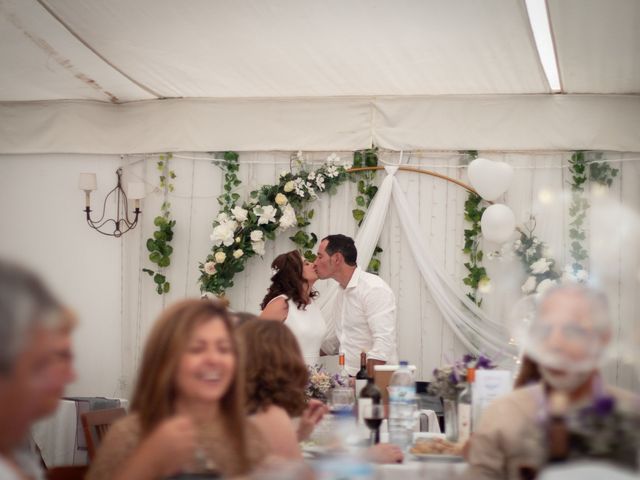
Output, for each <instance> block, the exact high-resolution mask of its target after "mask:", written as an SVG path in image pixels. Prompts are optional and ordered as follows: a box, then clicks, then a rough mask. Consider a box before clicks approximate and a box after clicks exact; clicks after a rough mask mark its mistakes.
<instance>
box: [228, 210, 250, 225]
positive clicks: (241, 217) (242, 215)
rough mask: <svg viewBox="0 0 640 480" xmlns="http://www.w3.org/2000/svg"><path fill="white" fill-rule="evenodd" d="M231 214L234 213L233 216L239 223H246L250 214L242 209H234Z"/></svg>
mask: <svg viewBox="0 0 640 480" xmlns="http://www.w3.org/2000/svg"><path fill="white" fill-rule="evenodd" d="M231 213H233V216H234V217H235V218H236V220H237V221H239V222H244V221H245V220H246V219H247V214H248V213H249V212H247V211H246V210H245V209H244V208H242V207H233V209H232V210H231Z"/></svg>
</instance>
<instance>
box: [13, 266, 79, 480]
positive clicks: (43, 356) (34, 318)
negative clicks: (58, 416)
mask: <svg viewBox="0 0 640 480" xmlns="http://www.w3.org/2000/svg"><path fill="white" fill-rule="evenodd" d="M63 316H64V315H63V310H62V308H61V306H60V304H59V303H58V302H57V301H56V300H55V299H54V297H53V296H52V295H51V293H50V292H49V291H48V290H47V289H46V288H45V286H44V285H43V284H42V283H41V282H40V281H39V280H38V279H37V278H36V277H35V276H34V275H33V274H31V273H29V272H27V271H25V270H23V269H21V268H19V267H16V266H14V265H10V264H7V263H5V262H3V261H0V405H2V408H0V478H2V479H3V480H5V479H6V480H12V479H19V478H32V479H40V478H43V475H42V472H41V470H40V467H39V463H38V461H37V459H34V458H33V457H32V456H31V455H30V453H29V452H28V449H27V448H26V440H27V437H28V433H29V428H30V426H31V424H32V423H33V422H34V421H35V420H36V419H38V418H40V417H42V416H43V415H47V414H50V413H52V411H53V410H54V409H55V407H56V405H57V397H59V395H60V393H61V389H62V387H63V385H64V383H66V381H67V380H68V379H69V378H70V377H69V369H68V368H67V367H63V366H62V364H61V363H60V362H59V361H58V360H59V359H57V358H56V357H57V355H59V354H60V353H61V352H63V351H66V343H65V342H64V338H63V337H64V334H63V333H62V331H61V330H60V325H61V318H62V317H63ZM63 344H64V345H63Z"/></svg>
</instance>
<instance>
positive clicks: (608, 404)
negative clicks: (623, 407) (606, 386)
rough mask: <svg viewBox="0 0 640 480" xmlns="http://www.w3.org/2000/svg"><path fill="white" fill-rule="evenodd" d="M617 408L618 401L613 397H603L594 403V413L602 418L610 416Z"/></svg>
mask: <svg viewBox="0 0 640 480" xmlns="http://www.w3.org/2000/svg"><path fill="white" fill-rule="evenodd" d="M615 406H616V400H615V398H613V397H609V396H604V395H603V396H601V397H598V398H596V400H595V402H593V412H594V413H595V414H596V415H598V416H601V417H604V416H606V415H609V414H610V413H611V412H613V409H614V408H615Z"/></svg>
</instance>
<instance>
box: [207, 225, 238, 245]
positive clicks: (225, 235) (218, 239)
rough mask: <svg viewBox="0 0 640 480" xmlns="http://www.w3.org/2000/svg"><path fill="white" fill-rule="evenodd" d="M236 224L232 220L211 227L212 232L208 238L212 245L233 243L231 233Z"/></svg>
mask: <svg viewBox="0 0 640 480" xmlns="http://www.w3.org/2000/svg"><path fill="white" fill-rule="evenodd" d="M237 226H238V224H237V223H236V222H234V221H233V220H230V221H225V222H223V223H221V224H219V225H217V226H216V227H215V228H214V229H213V233H212V234H211V235H210V237H209V238H210V239H211V241H212V242H213V244H214V245H220V244H221V243H223V244H224V245H226V246H229V245H231V244H232V243H233V240H234V238H233V234H234V233H235V230H236V227H237Z"/></svg>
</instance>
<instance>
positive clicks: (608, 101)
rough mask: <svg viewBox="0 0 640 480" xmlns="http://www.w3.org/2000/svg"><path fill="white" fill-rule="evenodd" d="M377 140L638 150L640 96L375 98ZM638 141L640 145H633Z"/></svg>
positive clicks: (431, 146)
mask: <svg viewBox="0 0 640 480" xmlns="http://www.w3.org/2000/svg"><path fill="white" fill-rule="evenodd" d="M376 107H377V111H376V117H375V118H376V119H379V121H376V124H375V125H374V129H373V130H374V132H375V136H374V142H375V143H376V145H379V146H380V147H383V148H389V149H394V150H400V149H403V150H412V149H428V150H440V149H443V150H467V149H477V150H573V149H592V150H618V151H625V150H637V147H638V146H640V133H639V132H640V97H638V96H620V95H610V96H599V95H570V96H569V95H554V96H548V95H523V96H509V95H495V96H485V97H481V96H474V97H465V96H457V97H456V96H452V97H428V98H418V99H412V100H410V101H407V100H405V99H387V100H379V101H378V102H376ZM630 147H634V148H630Z"/></svg>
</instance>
